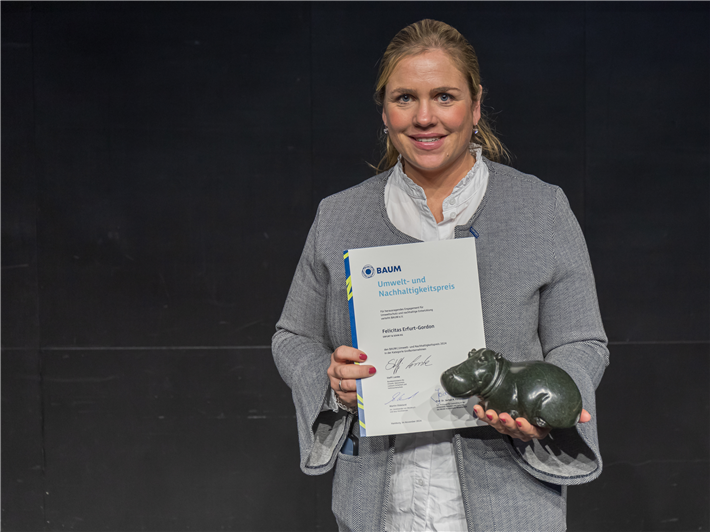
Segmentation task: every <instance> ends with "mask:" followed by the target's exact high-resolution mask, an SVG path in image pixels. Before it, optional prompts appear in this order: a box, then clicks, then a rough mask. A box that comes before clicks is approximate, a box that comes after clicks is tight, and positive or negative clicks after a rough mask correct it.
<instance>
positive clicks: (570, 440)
mask: <svg viewBox="0 0 710 532" xmlns="http://www.w3.org/2000/svg"><path fill="white" fill-rule="evenodd" d="M552 232H553V238H552V250H551V252H552V260H553V264H554V270H553V274H552V280H551V282H550V283H548V284H547V285H546V286H544V287H543V288H542V289H541V291H540V310H539V328H538V332H539V335H540V342H541V344H542V349H543V354H544V356H545V361H546V362H550V363H552V364H555V365H557V366H559V367H561V368H562V369H564V370H565V371H566V372H567V373H569V375H570V376H571V377H572V379H573V380H574V381H575V383H576V384H577V387H578V388H579V390H580V392H581V394H582V401H583V407H584V408H585V409H586V410H587V411H588V412H589V413H590V414H591V416H592V419H591V420H590V421H589V422H587V423H579V424H577V425H576V426H575V427H573V428H570V429H553V430H552V431H551V432H550V434H549V436H548V437H547V438H545V439H543V440H533V441H531V442H522V441H521V440H513V449H514V453H515V455H516V458H517V459H518V461H519V463H520V465H521V466H522V467H523V468H524V469H525V470H527V471H528V472H529V473H531V474H532V475H533V476H535V477H537V478H538V479H540V480H544V481H547V482H552V483H555V484H566V485H574V484H582V483H584V482H589V481H591V480H594V479H595V478H596V477H598V476H599V474H601V470H602V459H601V455H600V453H599V442H598V438H597V425H596V418H597V411H596V404H595V390H596V388H597V386H598V385H599V382H600V380H601V378H602V375H603V373H604V370H605V368H606V366H607V365H608V364H609V351H608V349H607V338H606V334H605V333H604V328H603V326H602V321H601V315H600V313H599V304H598V302H597V294H596V289H595V285H594V274H593V273H592V267H591V263H590V260H589V253H588V251H587V246H586V243H585V241H584V236H583V235H582V231H581V229H580V227H579V223H578V222H577V219H576V218H575V216H574V213H573V212H572V210H571V209H570V206H569V202H568V201H567V197H566V196H565V195H564V193H563V192H562V190H561V189H559V188H558V189H557V191H556V197H555V208H554V217H553V226H552Z"/></svg>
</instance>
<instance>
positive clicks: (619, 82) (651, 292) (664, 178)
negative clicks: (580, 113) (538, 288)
mask: <svg viewBox="0 0 710 532" xmlns="http://www.w3.org/2000/svg"><path fill="white" fill-rule="evenodd" d="M709 27H710V15H709V6H708V4H707V3H690V4H687V3H680V4H678V3H661V2H659V3H652V4H646V3H641V4H640V3H626V4H622V5H617V4H605V3H595V4H590V5H589V6H588V14H587V43H588V44H587V49H586V50H587V51H586V56H587V65H588V68H587V115H586V117H587V118H586V131H587V142H588V146H589V147H588V150H589V153H588V156H587V167H588V171H587V188H588V194H587V200H586V201H587V227H586V229H587V233H586V235H587V241H588V243H589V247H590V250H591V255H592V260H593V264H594V267H595V271H596V274H597V286H598V291H599V298H600V301H601V307H602V314H603V316H604V323H605V325H606V329H607V334H608V335H609V337H610V338H611V339H612V340H617V341H634V340H636V341H638V340H644V341H649V340H658V341H677V340H705V341H707V340H708V339H709V338H710V312H709V310H710V305H709V298H708V294H709V293H710V284H709V281H710V276H709V275H708V271H710V245H709V243H710V216H709V214H708V213H709V210H708V198H709V197H710V160H709V158H708V146H710V130H709V128H708V116H710V98H709V97H708V95H709V94H710V39H709V38H708V28H709ZM661 34H666V35H669V34H672V35H676V36H677V38H676V39H673V40H672V41H670V40H666V39H660V38H659V35H661ZM671 42H674V43H675V44H671ZM680 42H682V47H681V45H679V44H678V43H680Z"/></svg>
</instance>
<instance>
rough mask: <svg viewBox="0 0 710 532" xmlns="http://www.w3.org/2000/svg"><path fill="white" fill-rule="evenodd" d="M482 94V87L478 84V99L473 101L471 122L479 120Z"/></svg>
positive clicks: (476, 122)
mask: <svg viewBox="0 0 710 532" xmlns="http://www.w3.org/2000/svg"><path fill="white" fill-rule="evenodd" d="M482 96H483V87H482V86H481V85H479V86H478V100H476V101H474V102H473V123H474V124H478V122H480V121H481V97H482Z"/></svg>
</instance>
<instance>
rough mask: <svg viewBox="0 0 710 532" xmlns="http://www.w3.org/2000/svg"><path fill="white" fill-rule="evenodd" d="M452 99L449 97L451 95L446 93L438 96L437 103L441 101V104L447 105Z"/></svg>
mask: <svg viewBox="0 0 710 532" xmlns="http://www.w3.org/2000/svg"><path fill="white" fill-rule="evenodd" d="M453 99H454V98H453V97H452V96H451V94H447V93H443V94H439V101H441V102H443V103H449V102H450V101H452V100H453Z"/></svg>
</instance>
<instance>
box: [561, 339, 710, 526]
mask: <svg viewBox="0 0 710 532" xmlns="http://www.w3.org/2000/svg"><path fill="white" fill-rule="evenodd" d="M611 357H612V358H611V360H612V363H611V365H610V366H609V368H608V369H607V371H606V373H605V375H604V379H603V380H602V383H601V385H600V386H599V389H598V390H597V411H598V412H599V419H598V427H599V441H600V447H601V452H602V457H603V459H604V471H603V472H602V475H601V477H599V479H598V480H596V481H594V482H591V483H589V484H585V485H583V486H575V487H573V488H570V490H569V510H568V522H569V526H570V529H571V530H580V531H581V530H585V531H599V530H605V531H607V530H608V531H617V530H618V531H621V530H624V531H632V530H677V531H688V530H707V529H708V527H709V526H710V512H709V509H710V482H709V480H710V476H709V473H708V472H709V471H710V460H709V458H708V449H709V448H710V429H709V428H708V425H707V423H706V422H705V420H707V419H708V418H709V417H710V394H708V380H709V379H710V346H708V344H703V343H698V344H663V345H659V344H655V345H653V344H645V345H638V344H637V345H619V344H615V345H612V346H611Z"/></svg>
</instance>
